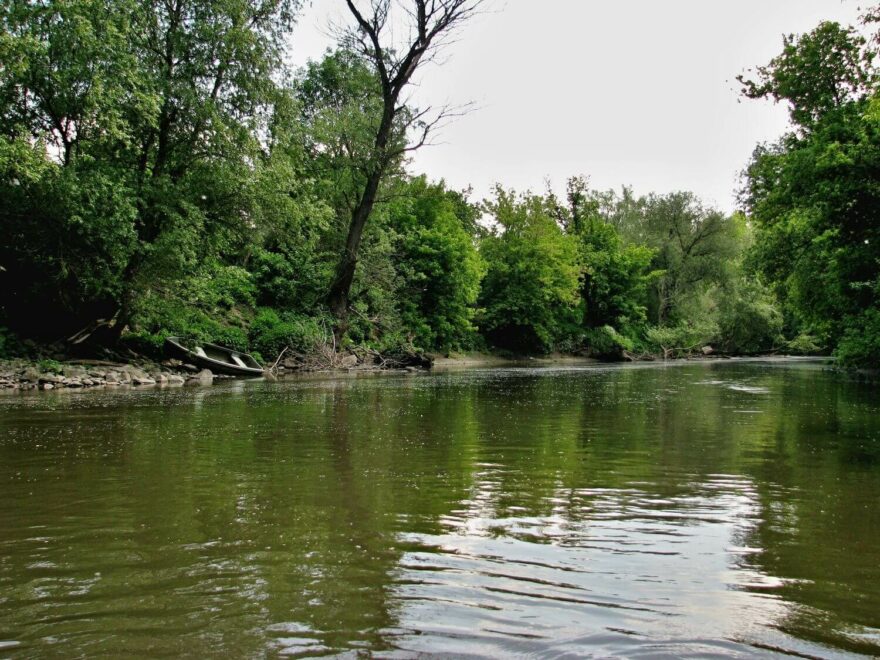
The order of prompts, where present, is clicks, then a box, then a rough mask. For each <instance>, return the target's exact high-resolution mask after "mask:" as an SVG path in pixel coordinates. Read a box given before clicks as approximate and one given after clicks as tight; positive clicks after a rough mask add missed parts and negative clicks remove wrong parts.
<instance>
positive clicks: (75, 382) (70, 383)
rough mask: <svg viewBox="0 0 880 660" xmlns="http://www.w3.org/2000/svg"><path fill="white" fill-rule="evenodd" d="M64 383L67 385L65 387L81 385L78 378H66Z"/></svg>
mask: <svg viewBox="0 0 880 660" xmlns="http://www.w3.org/2000/svg"><path fill="white" fill-rule="evenodd" d="M65 384H66V385H67V387H82V386H83V384H82V381H80V380H79V379H78V378H68V379H67V382H66V383H65Z"/></svg>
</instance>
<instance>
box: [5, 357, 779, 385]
mask: <svg viewBox="0 0 880 660" xmlns="http://www.w3.org/2000/svg"><path fill="white" fill-rule="evenodd" d="M772 358H778V359H793V358H794V359H796V356H778V355H771V356H743V357H742V358H737V357H736V356H718V355H692V356H687V357H678V358H669V359H667V360H664V359H663V358H662V357H660V356H657V357H656V358H654V359H651V360H648V359H642V360H637V361H638V362H651V361H656V362H687V361H699V362H708V361H724V360H736V359H772ZM622 362H633V360H627V361H622ZM599 364H610V363H609V362H608V361H603V360H598V359H596V358H592V357H585V356H578V355H565V354H561V353H553V354H549V355H544V356H522V355H499V354H495V353H476V352H475V353H455V354H450V355H439V356H424V357H423V359H422V361H421V363H420V364H419V365H418V366H416V365H413V364H411V365H408V366H401V365H398V364H394V365H388V364H381V363H375V362H373V361H368V360H356V359H354V357H353V356H349V355H340V356H339V358H338V359H337V360H334V361H333V362H332V363H331V364H327V365H326V366H324V367H322V368H309V369H303V368H297V367H296V366H295V365H293V364H289V365H288V366H287V367H285V365H284V364H278V365H275V369H270V368H269V366H271V365H269V366H267V370H266V371H265V372H264V375H265V377H267V378H272V379H277V380H284V379H287V378H293V377H297V378H301V377H304V376H326V375H366V374H381V373H386V374H394V373H414V372H424V371H428V370H433V371H455V370H459V369H474V368H477V369H479V368H502V367H579V366H590V365H599ZM231 378H233V377H231V376H226V375H223V374H214V373H212V372H211V371H210V370H209V369H199V368H198V367H196V366H194V365H191V364H186V363H182V362H180V361H179V360H165V361H162V362H156V361H151V360H148V359H146V358H138V359H132V360H131V361H121V360H119V361H110V360H87V359H80V360H77V359H70V360H64V361H58V360H46V359H42V360H28V359H23V358H20V359H13V360H3V361H0V391H7V392H8V391H48V390H58V389H90V388H109V389H113V388H124V387H182V386H185V385H210V384H212V383H214V381H215V380H229V379H231Z"/></svg>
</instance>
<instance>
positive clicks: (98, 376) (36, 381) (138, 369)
mask: <svg viewBox="0 0 880 660" xmlns="http://www.w3.org/2000/svg"><path fill="white" fill-rule="evenodd" d="M217 377H218V376H216V375H215V374H213V373H211V371H210V370H208V369H202V370H198V369H196V368H195V367H192V366H190V365H183V364H181V363H174V362H168V363H164V364H156V363H140V364H125V363H114V362H107V361H103V360H85V361H81V362H56V361H54V360H41V361H39V362H30V361H27V360H11V361H6V362H0V390H19V391H27V390H54V389H65V388H67V389H85V388H115V387H147V386H153V387H156V386H164V387H174V386H182V385H188V384H193V385H204V384H210V383H212V382H213V381H214V379H215V378H217Z"/></svg>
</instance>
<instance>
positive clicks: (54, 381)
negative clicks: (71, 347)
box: [39, 373, 64, 385]
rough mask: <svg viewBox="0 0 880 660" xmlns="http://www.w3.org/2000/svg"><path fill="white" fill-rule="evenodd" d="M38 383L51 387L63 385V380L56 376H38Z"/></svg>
mask: <svg viewBox="0 0 880 660" xmlns="http://www.w3.org/2000/svg"><path fill="white" fill-rule="evenodd" d="M39 381H40V382H41V383H51V384H53V385H57V384H59V383H63V382H64V379H63V378H62V377H61V376H59V375H58V374H48V373H47V374H40V378H39Z"/></svg>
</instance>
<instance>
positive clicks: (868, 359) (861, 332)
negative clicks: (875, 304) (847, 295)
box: [834, 308, 880, 369]
mask: <svg viewBox="0 0 880 660" xmlns="http://www.w3.org/2000/svg"><path fill="white" fill-rule="evenodd" d="M834 355H835V357H837V359H838V360H839V361H840V364H841V365H842V366H844V367H847V368H856V367H862V368H867V369H878V368H880V310H878V309H876V308H873V309H866V310H865V311H864V312H862V313H861V314H859V315H858V316H853V317H850V318H848V319H847V320H846V322H845V324H844V330H843V335H842V336H841V338H840V342H839V343H838V345H837V349H836V350H835V351H834Z"/></svg>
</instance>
